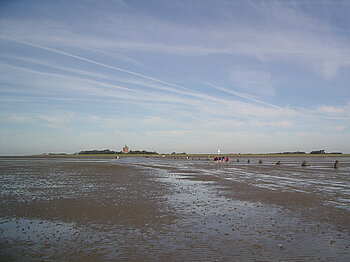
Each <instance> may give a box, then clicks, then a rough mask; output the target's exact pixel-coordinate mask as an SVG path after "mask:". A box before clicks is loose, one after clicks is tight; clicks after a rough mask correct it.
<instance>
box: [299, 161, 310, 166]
mask: <svg viewBox="0 0 350 262" xmlns="http://www.w3.org/2000/svg"><path fill="white" fill-rule="evenodd" d="M301 166H310V164H309V163H308V162H307V161H303V162H302V163H301Z"/></svg>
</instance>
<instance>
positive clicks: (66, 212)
mask: <svg viewBox="0 0 350 262" xmlns="http://www.w3.org/2000/svg"><path fill="white" fill-rule="evenodd" d="M261 159H262V160H263V164H258V160H259V159H250V160H251V163H250V164H247V163H246V159H244V158H242V159H241V161H240V162H239V163H238V162H236V159H232V160H231V161H230V162H229V163H228V164H219V165H216V164H214V162H213V161H207V160H203V159H202V160H179V159H152V158H150V159H145V158H122V159H118V160H117V159H52V158H50V159H1V160H0V189H1V190H0V261H43V260H44V261H201V260H205V261H247V260H258V261H281V260H283V261H349V260H350V247H349V243H350V221H349V220H348V217H349V215H350V212H349V199H350V197H349V194H350V192H349V191H350V190H349V189H350V175H349V167H350V159H349V158H346V157H343V158H339V160H340V163H341V166H340V168H339V169H338V170H334V169H333V168H332V165H333V163H334V161H335V160H334V158H322V157H320V158H310V159H304V158H293V157H288V158H265V159H264V158H261ZM303 160H307V161H308V162H309V163H310V164H311V166H309V167H301V166H300V164H301V162H302V161H303ZM277 161H281V163H282V164H281V165H280V166H276V165H275V163H276V162H277ZM299 200H300V201H299ZM325 212H330V213H325ZM329 214H331V215H329ZM332 216H333V217H332Z"/></svg>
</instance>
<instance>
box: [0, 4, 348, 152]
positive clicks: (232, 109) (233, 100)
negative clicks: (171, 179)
mask: <svg viewBox="0 0 350 262" xmlns="http://www.w3.org/2000/svg"><path fill="white" fill-rule="evenodd" d="M349 28H350V1H337V0H335V1H333V0H324V1H318V0H317V1H316V0H310V1H287V0H283V1H282V0H280V1H270V0H267V1H243V0H242V1H239V0H232V1H228V0H226V1H214V0H213V1H205V0H203V1H199V0H187V1H186V0H181V1H93V0H91V1H1V3H0V154H1V155H22V154H32V153H43V152H66V153H74V152H77V151H80V150H87V149H105V148H109V149H111V150H118V151H119V150H121V149H122V146H124V144H127V145H128V146H129V147H130V148H131V149H135V150H136V149H146V150H151V151H153V150H155V151H157V152H164V153H171V152H173V151H176V152H183V151H185V152H189V153H213V152H216V150H217V147H218V146H219V147H220V148H221V151H222V152H225V153H231V152H233V153H237V152H241V153H246V152H251V153H260V152H284V151H296V150H300V151H306V152H309V151H311V150H317V149H325V150H326V151H328V152H332V151H341V152H344V153H350V29H349Z"/></svg>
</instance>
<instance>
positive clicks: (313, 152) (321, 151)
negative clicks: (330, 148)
mask: <svg viewBox="0 0 350 262" xmlns="http://www.w3.org/2000/svg"><path fill="white" fill-rule="evenodd" d="M310 154H326V150H316V151H311V152H310Z"/></svg>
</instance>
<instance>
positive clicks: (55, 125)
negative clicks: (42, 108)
mask: <svg viewBox="0 0 350 262" xmlns="http://www.w3.org/2000/svg"><path fill="white" fill-rule="evenodd" d="M74 118H75V114H74V113H71V112H70V113H67V114H64V115H39V116H38V119H40V120H42V121H43V122H44V125H45V126H46V127H48V128H52V129H66V128H67V127H68V125H69V124H71V123H72V122H73V120H74Z"/></svg>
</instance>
